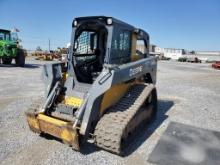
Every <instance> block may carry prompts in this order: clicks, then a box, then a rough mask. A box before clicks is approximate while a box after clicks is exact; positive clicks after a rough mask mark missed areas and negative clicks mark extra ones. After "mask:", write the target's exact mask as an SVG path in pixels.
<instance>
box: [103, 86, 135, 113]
mask: <svg viewBox="0 0 220 165" xmlns="http://www.w3.org/2000/svg"><path fill="white" fill-rule="evenodd" d="M130 86H131V84H117V85H115V86H113V87H111V88H110V89H109V90H107V91H106V93H105V94H104V97H103V99H102V103H101V108H100V115H102V114H103V113H104V112H105V110H106V109H107V108H109V107H110V106H112V105H114V104H115V103H117V102H118V101H119V99H120V98H122V97H123V96H124V95H125V93H126V92H127V91H128V89H129V87H130Z"/></svg>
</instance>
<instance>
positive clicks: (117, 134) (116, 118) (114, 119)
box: [94, 84, 153, 155]
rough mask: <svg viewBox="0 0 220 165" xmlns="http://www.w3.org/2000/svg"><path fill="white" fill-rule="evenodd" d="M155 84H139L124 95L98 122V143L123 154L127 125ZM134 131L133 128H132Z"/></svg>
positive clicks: (102, 146)
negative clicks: (122, 145)
mask: <svg viewBox="0 0 220 165" xmlns="http://www.w3.org/2000/svg"><path fill="white" fill-rule="evenodd" d="M152 89H153V85H146V84H137V85H135V86H133V87H131V89H130V90H129V91H128V93H127V94H126V95H125V96H124V97H122V99H121V100H120V101H119V102H118V103H117V104H116V105H115V106H113V107H112V108H111V109H110V110H109V111H108V112H107V113H106V114H105V115H104V116H103V117H102V118H101V119H100V120H99V122H98V123H97V126H96V128H95V131H94V135H95V141H96V145H97V146H98V147H100V148H102V149H104V150H107V151H110V152H113V153H116V154H119V155H122V149H121V139H122V136H123V133H124V131H125V129H128V128H126V126H127V125H128V124H129V122H130V121H131V120H133V119H134V118H135V114H136V113H137V112H138V110H139V109H140V107H141V106H142V104H143V103H144V101H145V100H146V98H147V97H148V96H149V94H150V92H151V91H152ZM131 131H133V130H131Z"/></svg>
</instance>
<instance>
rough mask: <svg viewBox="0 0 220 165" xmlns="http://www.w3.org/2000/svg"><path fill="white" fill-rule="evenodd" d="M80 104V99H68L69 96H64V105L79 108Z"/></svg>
mask: <svg viewBox="0 0 220 165" xmlns="http://www.w3.org/2000/svg"><path fill="white" fill-rule="evenodd" d="M82 102H83V100H82V99H80V98H76V97H69V96H66V97H65V100H64V104H66V105H70V106H75V107H80V106H81V104H82Z"/></svg>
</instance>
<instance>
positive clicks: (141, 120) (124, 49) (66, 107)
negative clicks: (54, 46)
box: [26, 16, 157, 155]
mask: <svg viewBox="0 0 220 165" xmlns="http://www.w3.org/2000/svg"><path fill="white" fill-rule="evenodd" d="M140 43H142V45H141V46H140V45H139V48H141V49H139V50H136V48H137V45H138V44H140ZM62 66H63V65H62V64H60V63H52V64H46V65H44V67H43V80H44V82H45V97H44V99H43V101H42V102H41V103H37V104H35V105H33V106H31V108H30V109H29V110H28V111H27V112H26V115H27V121H28V124H29V127H30V129H31V130H32V131H34V132H37V133H43V134H50V135H52V136H55V137H57V138H60V139H61V140H62V141H63V142H64V143H67V144H69V145H70V146H72V147H73V148H74V149H75V150H80V146H81V145H82V144H86V143H87V142H92V143H94V144H95V145H96V146H98V147H100V148H102V149H104V150H107V151H110V152H112V153H115V154H119V155H123V154H124V151H125V149H126V147H127V146H128V144H129V143H131V141H132V140H131V139H132V137H134V136H132V135H133V134H135V132H136V130H137V129H138V128H139V127H140V126H141V125H145V124H147V123H148V122H150V121H152V120H153V119H154V118H155V116H156V112H157V92H156V88H155V83H156V69H157V61H156V58H155V57H152V56H150V55H149V35H148V34H147V33H146V32H145V31H143V30H141V29H137V28H135V27H133V26H131V25H129V24H127V23H124V22H122V21H120V20H117V19H115V18H112V17H105V16H91V17H79V18H75V19H74V20H73V24H72V37H71V46H70V51H69V55H68V62H67V67H66V68H65V67H62Z"/></svg>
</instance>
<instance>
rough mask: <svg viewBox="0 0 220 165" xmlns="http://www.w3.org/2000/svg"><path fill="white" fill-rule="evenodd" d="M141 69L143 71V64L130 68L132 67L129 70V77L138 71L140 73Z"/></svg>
mask: <svg viewBox="0 0 220 165" xmlns="http://www.w3.org/2000/svg"><path fill="white" fill-rule="evenodd" d="M142 71H143V66H139V67H137V68H132V69H130V70H129V76H130V77H131V76H134V75H136V74H138V73H140V72H142Z"/></svg>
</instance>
